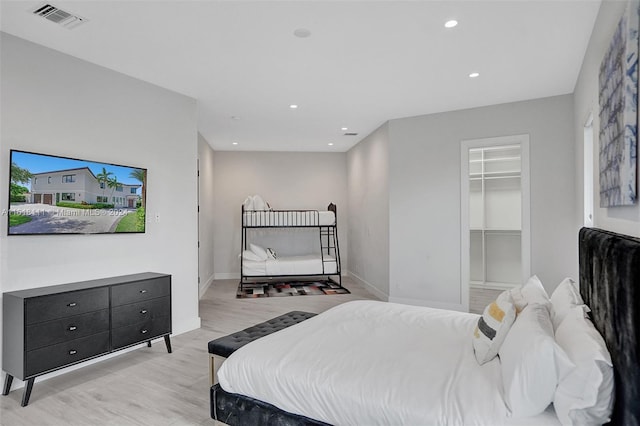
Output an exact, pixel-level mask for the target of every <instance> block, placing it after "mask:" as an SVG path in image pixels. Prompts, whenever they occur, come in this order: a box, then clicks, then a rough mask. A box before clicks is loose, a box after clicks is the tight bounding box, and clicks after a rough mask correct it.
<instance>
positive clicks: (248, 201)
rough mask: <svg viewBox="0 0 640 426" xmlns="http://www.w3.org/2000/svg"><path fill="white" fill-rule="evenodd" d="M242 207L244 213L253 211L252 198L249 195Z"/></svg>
mask: <svg viewBox="0 0 640 426" xmlns="http://www.w3.org/2000/svg"><path fill="white" fill-rule="evenodd" d="M242 205H243V206H244V211H247V210H253V196H251V195H249V196H248V197H247V198H245V199H244V203H242Z"/></svg>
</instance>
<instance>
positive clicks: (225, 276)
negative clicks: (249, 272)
mask: <svg viewBox="0 0 640 426" xmlns="http://www.w3.org/2000/svg"><path fill="white" fill-rule="evenodd" d="M213 279H214V280H239V279H240V272H216V273H215V274H213Z"/></svg>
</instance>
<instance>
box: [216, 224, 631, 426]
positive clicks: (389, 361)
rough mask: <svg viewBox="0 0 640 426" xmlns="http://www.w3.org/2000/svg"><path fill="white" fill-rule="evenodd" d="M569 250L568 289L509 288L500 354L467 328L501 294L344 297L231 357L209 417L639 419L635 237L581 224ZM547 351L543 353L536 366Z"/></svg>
mask: <svg viewBox="0 0 640 426" xmlns="http://www.w3.org/2000/svg"><path fill="white" fill-rule="evenodd" d="M579 255H580V282H579V286H578V284H577V283H575V282H574V281H572V280H570V279H565V280H563V281H562V282H561V283H560V284H558V285H557V287H556V289H555V290H554V292H553V294H552V295H551V296H550V297H548V296H546V293H545V296H546V301H539V293H538V294H537V295H536V294H532V293H529V292H525V287H527V285H528V284H529V282H527V284H525V285H523V286H522V288H520V289H519V290H520V294H519V295H517V294H516V293H513V297H512V296H511V291H509V298H508V300H510V301H511V302H513V303H512V304H513V305H514V306H513V307H514V308H515V307H516V305H518V304H521V305H520V306H519V307H518V308H517V310H516V312H517V315H515V319H514V320H513V323H512V326H511V328H510V329H507V332H506V333H505V335H506V337H505V338H504V340H503V341H502V347H500V348H499V349H498V350H497V355H499V356H498V357H495V358H488V359H487V360H485V361H481V360H480V359H479V358H478V355H479V352H478V348H477V347H476V340H477V337H478V336H477V333H478V328H484V327H486V326H487V325H491V326H493V325H492V324H490V323H486V322H485V323H484V324H482V322H483V320H485V319H487V320H489V322H491V318H488V317H486V316H487V314H490V315H491V316H492V317H493V318H494V319H495V318H496V317H495V316H494V315H495V313H496V312H497V311H496V310H495V309H494V308H495V306H494V304H497V303H498V302H499V301H500V297H499V298H498V299H496V301H495V302H494V303H491V304H489V305H488V306H487V308H486V309H485V312H484V313H483V315H482V316H478V315H474V314H468V313H460V312H453V311H444V310H437V309H430V308H424V307H414V306H406V305H397V304H392V303H384V302H370V301H360V302H350V303H347V304H343V305H340V306H337V307H335V308H332V309H330V310H328V311H326V312H324V313H322V314H320V315H318V316H316V317H313V318H311V319H308V320H306V321H304V322H302V323H299V324H296V325H293V326H291V327H289V328H287V329H285V330H282V331H278V332H276V333H273V334H271V335H268V336H266V337H262V338H259V339H258V340H255V341H253V342H251V343H249V344H247V345H246V346H244V347H242V348H241V349H239V350H237V351H236V352H234V353H233V354H231V356H230V357H229V358H228V359H227V361H226V362H225V363H224V364H223V365H222V367H221V368H220V370H219V371H218V378H219V380H220V383H218V384H216V385H214V386H212V387H211V392H210V397H211V417H212V418H214V419H217V420H220V421H223V422H224V423H227V424H229V425H245V424H252V425H272V424H278V425H296V426H299V425H327V424H354V425H369V424H371V425H375V424H389V425H391V424H398V425H400V424H402V425H405V424H406V425H476V424H477V425H500V424H505V425H558V424H563V425H573V426H578V425H585V424H593V425H595V424H605V423H606V424H611V425H625V426H626V425H640V404H638V398H639V395H640V369H638V365H639V364H640V310H639V309H638V308H637V307H638V306H640V238H634V237H629V236H625V235H620V234H615V233H613V232H609V231H603V230H598V229H594V228H583V229H581V230H580V235H579ZM532 278H534V277H532ZM536 279H537V277H536ZM529 281H531V282H533V280H532V279H530V280H529ZM539 287H541V288H542V291H544V287H542V285H541V284H540V285H539ZM515 296H517V297H515ZM532 296H533V297H532ZM516 299H517V300H516ZM502 302H504V300H503V301H502ZM522 303H524V304H522ZM498 311H499V310H498ZM587 312H588V314H587ZM528 313H533V314H532V315H528ZM532 319H533V322H532ZM501 321H502V319H501ZM533 323H536V324H538V325H539V327H538V330H537V331H535V330H532V329H531V327H530V326H531V325H532V324H533ZM503 324H504V321H503ZM544 324H546V325H544ZM545 327H546V328H549V330H543V329H544V328H545ZM474 329H475V330H474ZM489 331H490V330H489ZM541 331H542V332H543V334H544V336H543V337H544V339H546V340H544V342H546V343H547V344H546V345H545V346H542V345H540V344H539V343H541V342H543V340H541V338H540V332H541ZM498 333H500V329H498ZM470 334H473V336H474V338H473V339H474V340H473V343H472V341H471V340H470V339H469V336H470ZM482 334H483V335H486V330H482ZM496 335H497V334H496ZM549 343H550V344H551V345H549ZM472 346H473V348H472ZM507 347H508V349H507ZM549 347H553V348H554V349H552V355H553V357H552V358H551V359H547V360H546V361H545V363H544V364H540V361H541V360H542V358H544V356H545V353H547V355H548V351H547V350H546V349H548V348H549ZM514 348H515V349H516V352H515V353H516V354H518V356H517V357H516V358H515V367H517V370H516V371H515V373H514V371H511V368H512V367H513V361H514V359H513V357H512V354H511V355H510V354H509V352H512V351H513V349H514ZM474 350H475V356H474ZM561 353H562V354H564V355H563V356H560V355H561ZM532 361H533V363H531V362H532ZM563 363H564V364H565V366H564V371H561V370H562V369H561V368H560V364H563ZM538 366H540V368H537V367H538ZM560 373H561V374H560ZM550 374H551V375H553V377H555V381H554V382H552V383H551V385H552V387H551V394H550V395H549V396H547V398H548V399H542V402H543V404H542V405H540V404H538V405H539V407H538V408H539V409H537V411H536V412H535V413H533V414H530V415H528V416H518V415H517V413H516V408H515V407H516V405H515V402H516V400H515V399H514V396H515V395H517V393H522V392H524V395H526V396H527V398H524V399H523V400H522V401H520V402H524V403H528V402H532V401H533V400H536V399H539V398H538V397H539V393H540V390H541V388H540V389H539V385H541V384H545V386H546V385H548V384H549V383H548V382H547V381H545V380H542V381H540V378H541V377H546V376H549V375H550ZM513 378H518V379H519V380H518V381H515V382H514V381H513V380H512V379H513ZM514 383H515V384H517V385H518V386H515V387H514V386H513V385H514ZM614 384H615V386H614ZM547 391H548V389H547ZM540 407H541V408H540ZM545 407H546V408H545Z"/></svg>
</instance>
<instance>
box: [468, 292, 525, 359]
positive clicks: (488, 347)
mask: <svg viewBox="0 0 640 426" xmlns="http://www.w3.org/2000/svg"><path fill="white" fill-rule="evenodd" d="M515 319H516V308H515V306H514V305H513V299H512V298H511V295H510V294H509V292H508V291H504V292H502V293H501V294H500V295H499V296H498V298H497V299H496V300H495V301H494V302H491V303H490V304H489V305H487V307H486V308H485V309H484V313H483V314H482V316H481V317H480V318H478V325H476V328H475V330H474V332H473V340H472V342H473V350H474V353H475V355H476V360H477V361H478V364H480V365H482V364H484V363H485V362H489V361H491V360H492V359H493V358H495V357H496V355H498V349H500V345H502V342H503V341H504V338H505V337H506V336H507V333H508V332H509V329H510V328H511V325H512V324H513V321H514V320H515Z"/></svg>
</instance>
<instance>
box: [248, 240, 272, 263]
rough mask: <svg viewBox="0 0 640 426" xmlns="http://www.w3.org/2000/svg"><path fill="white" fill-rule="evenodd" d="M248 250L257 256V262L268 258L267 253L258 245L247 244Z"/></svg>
mask: <svg viewBox="0 0 640 426" xmlns="http://www.w3.org/2000/svg"><path fill="white" fill-rule="evenodd" d="M249 248H250V249H251V251H252V252H254V253H255V254H256V255H257V256H258V260H267V257H269V256H268V255H267V251H266V250H265V249H263V248H262V247H260V246H258V245H255V244H249Z"/></svg>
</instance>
